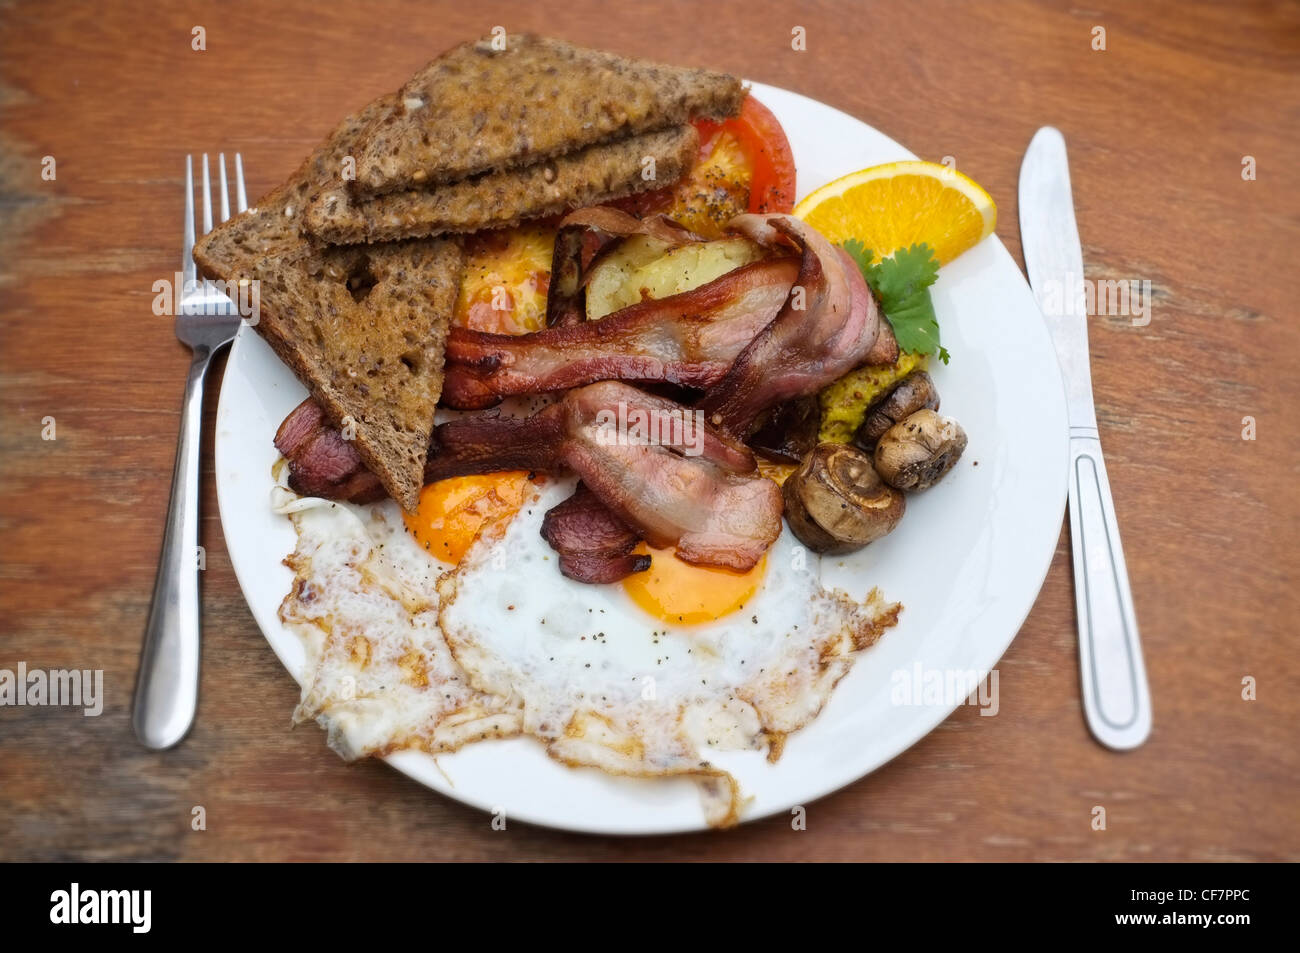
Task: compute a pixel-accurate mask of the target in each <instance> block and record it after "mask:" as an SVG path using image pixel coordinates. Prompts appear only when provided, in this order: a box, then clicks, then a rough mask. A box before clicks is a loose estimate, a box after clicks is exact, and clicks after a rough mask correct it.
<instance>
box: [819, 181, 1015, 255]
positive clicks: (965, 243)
mask: <svg viewBox="0 0 1300 953" xmlns="http://www.w3.org/2000/svg"><path fill="white" fill-rule="evenodd" d="M794 214H795V215H797V216H798V217H799V218H801V219H803V220H804V221H805V222H807V223H808V224H809V225H811V226H812V227H813V228H815V229H817V230H818V231H819V232H821V233H822V234H823V235H825V236H826V237H827V238H828V239H830V240H831V241H832V242H835V243H837V244H838V243H842V242H844V241H845V240H846V239H849V238H856V239H858V240H859V241H861V242H862V243H863V244H864V245H866V247H867V248H870V249H871V250H872V251H874V252H875V253H876V257H877V258H882V257H885V256H887V255H892V254H893V253H894V252H895V251H897V250H898V249H900V248H907V247H908V246H910V245H912V244H915V243H918V242H925V243H926V244H927V245H929V246H930V247H931V248H933V249H934V253H935V256H936V257H937V258H938V259H939V264H941V265H942V264H946V263H947V262H950V261H952V260H953V259H954V258H956V257H957V256H958V255H960V254H961V253H962V252H964V251H966V250H967V249H970V248H972V247H974V246H975V245H976V244H977V243H978V242H980V241H981V240H982V239H984V238H987V237H988V236H989V235H992V234H993V229H994V228H995V227H996V226H997V223H998V207H997V205H996V204H995V203H994V201H993V199H992V197H991V196H990V195H989V194H988V193H987V192H985V191H984V190H983V189H982V188H980V186H979V185H978V183H976V182H975V180H974V179H972V178H970V177H969V176H966V175H962V174H961V173H960V172H958V171H957V170H955V169H950V168H949V167H948V166H945V165H939V164H938V163H935V162H921V161H920V160H909V161H906V162H890V163H887V164H886V165H875V166H872V167H871V168H869V169H861V170H859V171H857V172H850V173H849V174H848V175H846V176H842V177H840V178H838V179H836V180H835V181H834V182H831V183H830V184H828V185H823V186H822V187H821V188H820V189H818V190H817V191H816V192H813V193H812V194H811V195H809V196H808V197H807V198H805V199H804V200H803V201H802V202H800V203H799V204H798V205H796V206H795V208H794Z"/></svg>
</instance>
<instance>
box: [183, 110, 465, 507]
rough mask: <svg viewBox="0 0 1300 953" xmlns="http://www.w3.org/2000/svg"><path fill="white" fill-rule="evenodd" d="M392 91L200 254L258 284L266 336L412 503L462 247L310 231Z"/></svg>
mask: <svg viewBox="0 0 1300 953" xmlns="http://www.w3.org/2000/svg"><path fill="white" fill-rule="evenodd" d="M389 99H391V97H385V99H383V100H377V101H376V102H375V103H372V104H371V105H370V106H368V107H366V108H365V109H363V110H362V111H361V112H360V113H358V114H357V115H355V116H353V117H349V118H348V119H346V120H344V121H343V122H342V123H341V124H340V125H339V126H338V127H337V128H336V129H335V130H334V132H333V133H332V134H331V136H330V137H329V138H328V139H327V140H326V141H325V142H324V143H322V144H321V145H320V146H319V147H318V148H317V149H316V151H315V152H313V153H312V155H311V157H310V158H308V160H307V161H306V162H305V163H304V164H303V165H302V166H301V167H300V168H299V169H298V171H297V172H296V173H295V174H294V175H293V176H292V177H291V178H290V179H289V181H288V182H286V183H285V184H284V185H283V186H281V187H280V188H278V189H275V190H274V191H272V192H271V193H270V194H269V195H267V196H266V197H264V198H263V199H262V200H261V201H260V202H258V204H257V206H256V207H255V208H250V209H249V210H248V211H247V212H244V213H243V214H241V215H238V216H236V217H235V218H232V219H230V220H229V221H228V222H225V223H223V224H222V225H220V226H218V227H217V228H215V229H213V230H212V231H211V232H210V233H209V234H207V235H206V236H204V237H203V238H202V239H201V240H200V241H199V242H198V243H197V244H196V245H195V248H194V260H195V262H197V264H198V266H199V268H200V269H201V271H202V272H203V274H204V275H205V276H207V277H210V278H221V279H224V280H227V281H231V280H239V279H249V280H256V281H258V282H259V291H260V314H259V320H258V323H257V325H256V328H257V331H258V333H259V334H261V335H262V337H263V338H265V339H266V341H267V342H268V343H269V344H270V345H271V347H272V348H273V349H274V350H275V352H276V354H277V355H278V356H279V357H280V359H281V360H282V361H284V362H285V364H287V365H288V366H289V368H290V369H291V370H292V371H293V372H294V374H295V375H297V377H298V379H299V380H301V381H302V382H303V383H304V384H305V385H306V386H307V388H308V389H309V390H310V391H311V394H312V397H313V398H315V400H316V401H317V402H318V403H319V404H320V405H321V408H322V410H323V411H324V413H325V415H326V417H327V419H328V420H329V421H330V423H331V424H333V425H334V426H336V427H339V428H340V429H343V430H344V431H345V433H347V432H353V433H354V434H355V441H356V448H357V452H358V454H359V455H360V457H361V459H362V460H363V461H364V462H365V464H366V466H367V467H369V468H370V469H371V470H372V471H373V472H374V473H375V475H376V476H378V477H379V479H380V481H381V482H382V483H383V484H384V488H385V489H386V490H387V491H388V493H389V495H390V496H392V497H393V498H394V499H395V500H397V501H398V502H399V503H401V504H402V506H403V507H405V508H407V509H408V510H409V509H414V508H415V507H416V505H417V504H418V501H419V492H420V487H421V486H422V484H423V473H424V462H425V458H426V457H427V455H428V448H429V440H430V436H431V434H432V430H433V415H434V409H435V407H436V405H437V402H438V397H439V396H440V394H441V391H442V363H443V348H444V344H445V341H446V334H447V327H448V324H449V321H450V315H451V313H452V310H453V309H454V307H455V303H456V295H457V292H458V290H459V284H460V270H461V266H462V260H463V259H462V253H461V251H460V248H459V246H458V245H457V244H456V243H454V242H452V241H447V240H438V239H435V240H422V241H411V242H396V243H390V244H386V245H383V246H377V247H375V248H328V247H323V246H318V245H317V244H315V243H313V242H311V241H309V240H308V239H306V238H304V237H303V236H302V234H301V231H300V225H301V220H302V214H303V210H304V209H305V207H306V206H307V204H308V202H309V200H310V199H311V197H312V196H313V195H314V194H315V193H316V192H318V191H320V190H321V189H322V188H324V187H326V186H327V185H330V184H332V183H333V182H335V181H337V177H338V174H339V169H340V164H341V162H342V159H343V157H344V156H346V155H348V154H350V151H351V149H352V147H353V143H354V138H355V135H356V133H357V131H358V130H359V129H360V128H361V127H363V126H364V125H365V123H366V122H367V121H368V120H369V119H370V118H371V117H372V116H373V115H375V114H376V112H378V111H380V110H382V109H384V108H385V107H386V106H387V105H388V103H387V100H389ZM349 424H350V425H351V426H349Z"/></svg>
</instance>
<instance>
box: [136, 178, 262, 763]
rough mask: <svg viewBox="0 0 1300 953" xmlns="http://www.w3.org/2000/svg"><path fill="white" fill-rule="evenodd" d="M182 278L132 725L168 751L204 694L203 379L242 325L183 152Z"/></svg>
mask: <svg viewBox="0 0 1300 953" xmlns="http://www.w3.org/2000/svg"><path fill="white" fill-rule="evenodd" d="M219 172H220V184H221V221H223V222H224V221H225V220H226V219H228V218H230V198H229V196H228V194H227V189H226V157H225V154H224V153H222V154H221V155H220V158H219ZM209 181H210V180H209V176H208V157H207V155H206V154H204V156H203V234H205V235H206V234H207V233H208V232H210V231H212V190H211V187H210V185H209ZM235 200H236V205H237V209H236V210H237V211H239V212H242V211H244V209H245V208H247V207H248V200H247V197H246V195H245V193H244V164H243V161H242V159H241V158H240V155H239V153H235ZM181 248H182V253H181V277H182V281H183V282H184V285H183V289H182V297H181V301H180V308H179V309H178V312H177V314H176V336H177V337H178V338H180V340H181V343H183V344H185V345H186V346H187V347H189V348H190V349H191V350H192V351H193V352H194V358H193V361H192V362H191V364H190V374H189V379H188V380H187V381H186V382H185V400H184V403H183V404H182V405H181V430H180V442H179V445H178V446H177V448H176V466H175V469H174V470H173V471H172V496H171V503H170V504H169V505H168V508H167V530H166V533H165V534H164V535H163V547H162V556H161V557H160V559H159V562H158V576H157V579H156V580H155V581H154V587H153V601H152V603H151V604H150V606H149V621H148V623H147V624H146V625H145V631H144V652H143V654H142V656H141V659H140V673H139V676H138V678H137V680H136V688H135V708H134V711H133V713H132V723H133V724H134V726H135V733H136V736H137V737H138V738H139V739H140V741H141V742H143V743H144V744H145V745H147V746H148V747H150V748H155V749H163V748H170V747H171V746H172V745H174V744H176V743H177V742H179V741H180V740H181V739H182V738H184V737H185V735H186V733H187V732H188V731H189V730H190V725H191V724H193V722H194V711H195V708H196V706H197V705H198V697H199V567H200V555H199V433H200V429H201V427H202V423H203V381H204V378H205V377H206V375H207V373H208V364H209V363H210V362H211V361H212V356H213V355H214V354H215V353H216V352H217V351H218V350H220V349H221V348H222V347H223V346H225V345H226V344H229V343H230V342H231V341H232V340H233V339H234V337H235V332H236V331H238V330H239V322H240V320H241V315H240V311H239V308H238V306H237V305H236V304H235V302H233V301H231V300H230V298H229V297H228V296H227V295H225V294H223V293H222V291H221V289H220V288H218V287H217V286H216V285H214V284H213V283H212V282H210V281H206V280H204V281H199V280H198V269H197V268H196V267H195V264H194V256H193V251H194V161H193V158H192V157H191V156H186V157H185V237H184V239H183V240H182V242H181Z"/></svg>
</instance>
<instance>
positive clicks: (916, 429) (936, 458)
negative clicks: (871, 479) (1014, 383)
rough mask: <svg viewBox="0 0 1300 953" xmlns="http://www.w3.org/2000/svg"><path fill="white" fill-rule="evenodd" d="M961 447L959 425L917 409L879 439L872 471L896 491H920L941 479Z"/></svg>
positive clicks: (963, 433)
mask: <svg viewBox="0 0 1300 953" xmlns="http://www.w3.org/2000/svg"><path fill="white" fill-rule="evenodd" d="M965 449H966V431H964V430H962V429H961V424H959V423H957V421H955V420H953V419H952V418H951V417H941V416H939V415H938V414H936V413H935V412H934V411H933V410H929V409H925V410H918V411H917V412H916V413H914V414H912V415H911V416H910V417H908V418H907V419H906V420H901V421H899V422H898V423H896V424H894V426H892V427H890V428H889V430H887V431H886V432H885V435H884V436H883V437H881V438H880V442H879V443H877V444H876V456H875V463H876V472H877V473H879V474H880V477H881V479H883V480H884V481H885V482H886V483H888V484H889V485H890V486H894V487H897V488H898V489H900V490H924V489H927V488H929V487H931V486H933V485H934V484H936V483H938V482H939V481H940V480H941V479H943V476H944V474H945V473H947V472H948V471H949V470H951V469H952V467H953V464H955V463H956V462H957V459H958V458H959V457H960V456H961V454H962V451H963V450H965Z"/></svg>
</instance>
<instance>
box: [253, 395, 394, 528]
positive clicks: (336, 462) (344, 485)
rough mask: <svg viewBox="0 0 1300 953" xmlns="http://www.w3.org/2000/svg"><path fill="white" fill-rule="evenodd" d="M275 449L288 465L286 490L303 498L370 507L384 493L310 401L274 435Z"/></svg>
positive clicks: (351, 448) (349, 442) (300, 405)
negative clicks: (325, 498)
mask: <svg viewBox="0 0 1300 953" xmlns="http://www.w3.org/2000/svg"><path fill="white" fill-rule="evenodd" d="M275 446H276V449H277V450H279V451H280V453H282V454H284V456H285V458H286V459H287V460H288V461H289V486H290V487H291V488H292V489H293V491H294V492H295V493H299V494H301V495H302V496H325V497H329V498H331V499H346V500H351V501H352V502H354V503H373V502H375V501H376V500H382V499H383V498H384V497H385V496H387V493H386V492H385V491H384V488H383V486H382V485H381V484H380V482H379V478H378V477H377V476H375V475H374V474H373V473H371V472H370V471H369V470H367V469H366V468H365V466H363V465H362V463H361V458H360V457H359V456H357V451H356V447H355V446H354V445H353V444H352V442H351V441H349V440H344V439H343V435H342V434H341V433H339V431H338V430H336V429H335V428H333V427H331V426H329V424H327V423H326V422H325V418H324V415H323V414H322V413H321V409H320V406H319V405H318V404H317V403H316V402H315V401H314V400H312V399H311V398H310V397H309V398H307V399H306V400H304V401H303V402H302V403H301V404H299V405H298V406H297V407H295V408H294V409H293V410H292V411H290V413H289V416H288V417H285V418H284V421H283V422H282V423H281V424H280V429H279V430H277V431H276V432H275Z"/></svg>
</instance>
